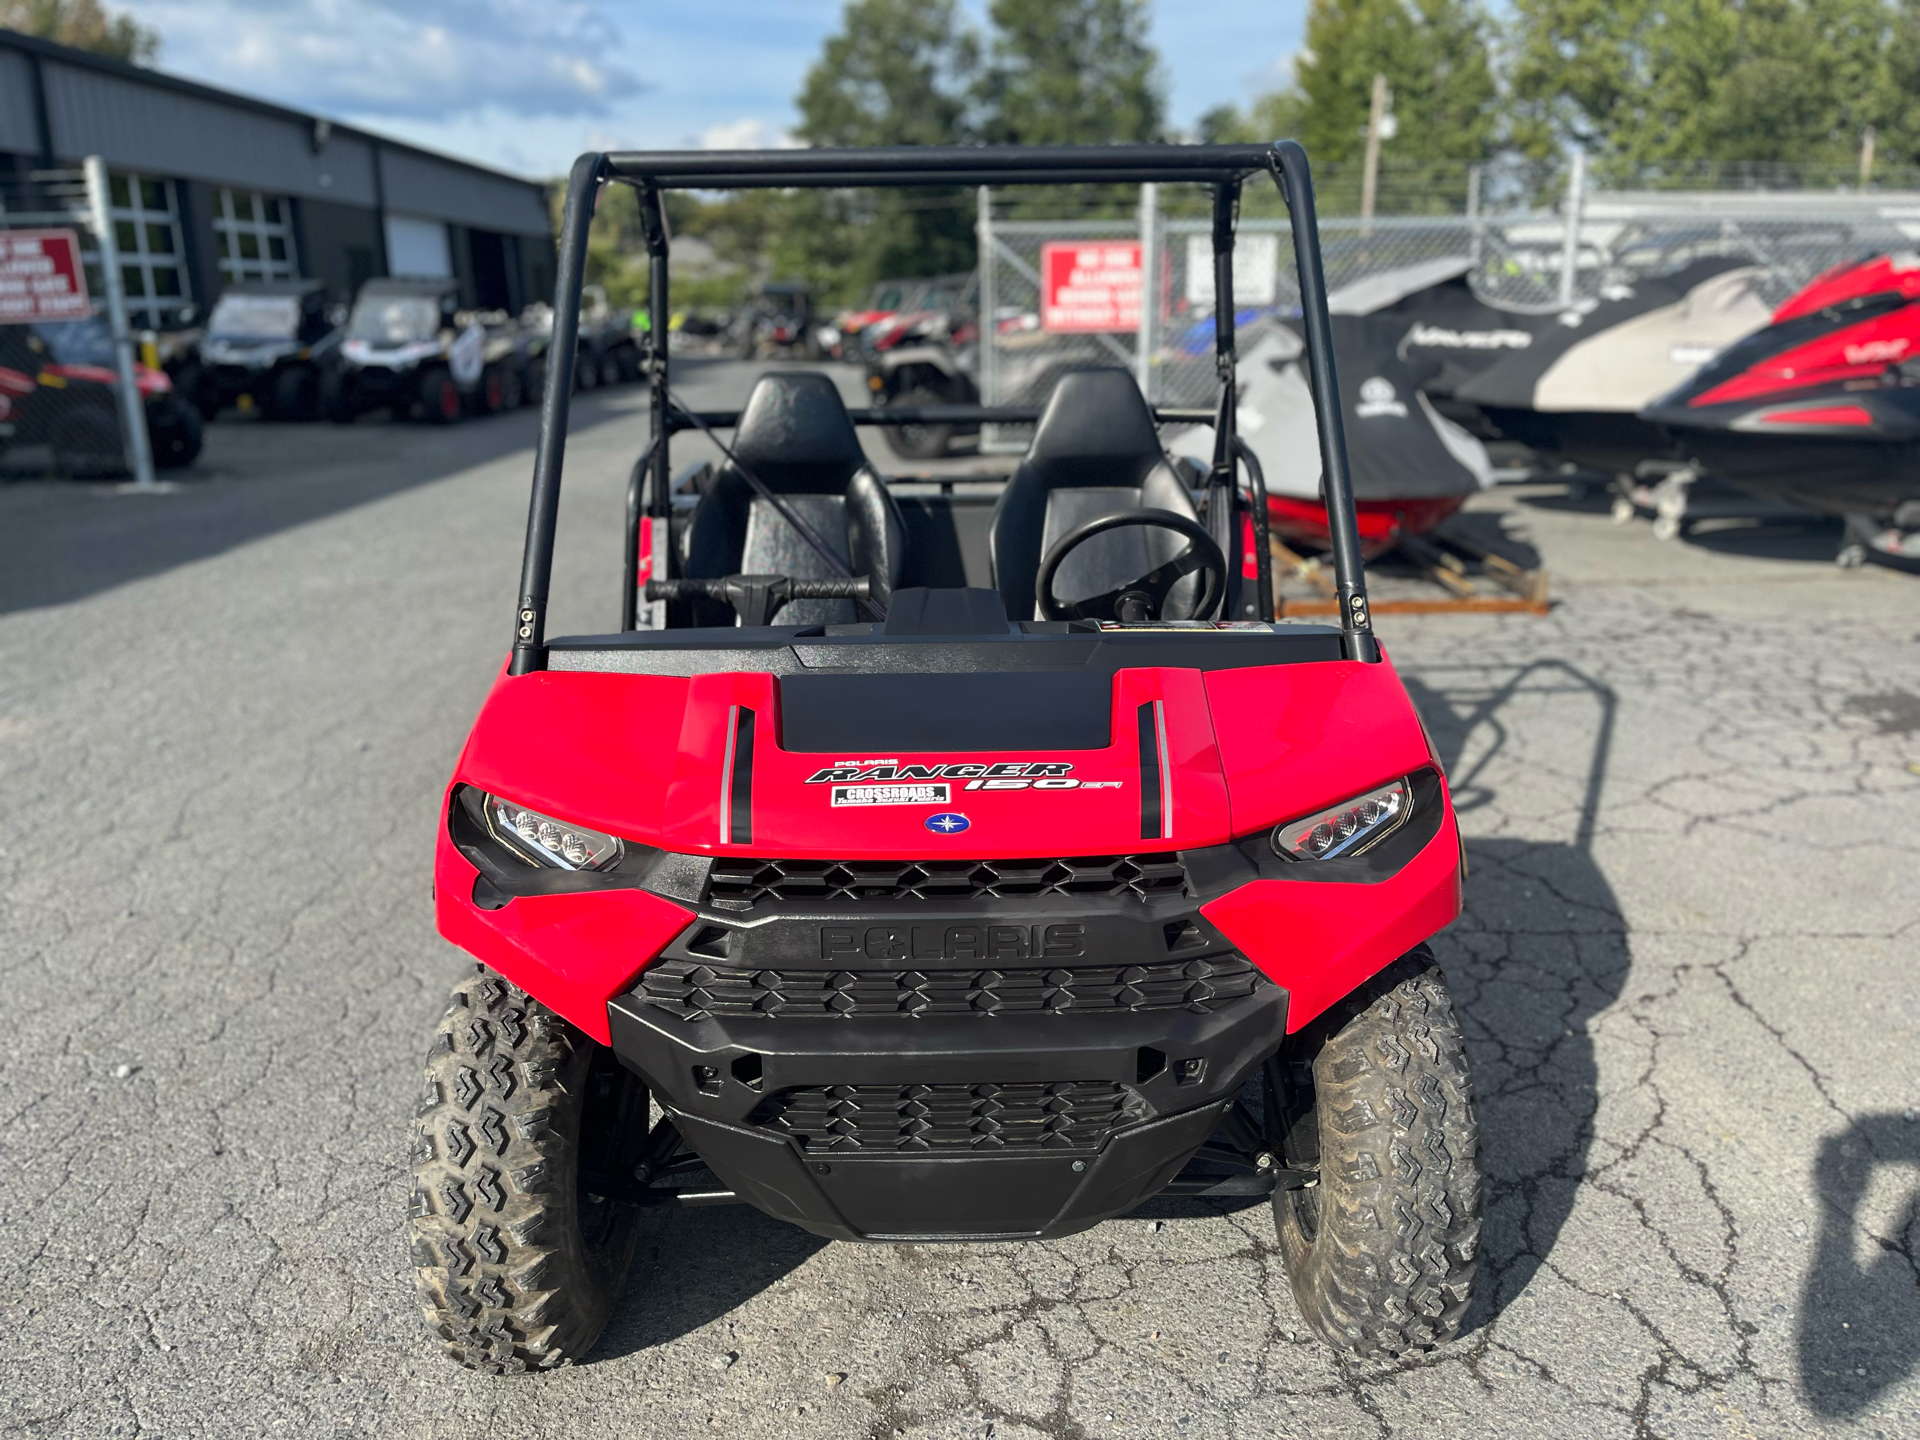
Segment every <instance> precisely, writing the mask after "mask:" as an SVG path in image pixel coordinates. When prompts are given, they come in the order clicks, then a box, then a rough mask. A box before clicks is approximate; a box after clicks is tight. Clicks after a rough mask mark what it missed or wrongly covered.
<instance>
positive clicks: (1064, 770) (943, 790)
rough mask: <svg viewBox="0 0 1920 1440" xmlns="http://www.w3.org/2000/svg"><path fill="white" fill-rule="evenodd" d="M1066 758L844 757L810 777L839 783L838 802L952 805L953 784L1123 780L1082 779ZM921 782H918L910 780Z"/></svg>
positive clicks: (1020, 786)
mask: <svg viewBox="0 0 1920 1440" xmlns="http://www.w3.org/2000/svg"><path fill="white" fill-rule="evenodd" d="M1072 772H1073V765H1072V763H1071V762H1069V761H1066V760H983V761H967V762H962V763H960V764H955V765H944V764H936V765H902V764H901V763H900V762H899V761H898V760H841V761H838V762H836V763H834V764H832V765H828V766H827V767H825V768H824V769H821V770H816V771H814V772H813V774H811V775H809V776H808V777H807V784H809V785H830V786H832V787H833V803H834V804H835V805H946V804H949V803H951V799H952V797H951V794H950V793H949V792H950V787H949V786H947V785H936V784H929V783H926V782H929V781H936V780H964V781H965V782H966V784H964V785H963V786H961V788H962V789H963V790H1118V789H1119V788H1120V783H1121V782H1120V781H1118V780H1081V779H1078V778H1076V777H1075V776H1074V775H1073V773H1072ZM910 782H918V783H910Z"/></svg>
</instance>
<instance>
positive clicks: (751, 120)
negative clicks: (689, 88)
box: [696, 115, 800, 150]
mask: <svg viewBox="0 0 1920 1440" xmlns="http://www.w3.org/2000/svg"><path fill="white" fill-rule="evenodd" d="M696 144H697V145H698V148H700V149H702V150H792V149H796V148H798V146H799V144H800V142H799V141H798V140H796V139H794V137H793V136H792V135H791V134H789V133H788V132H787V131H785V130H781V129H778V128H777V127H775V126H773V125H770V124H769V123H768V122H767V121H765V120H764V119H762V118H760V117H759V116H757V115H745V116H742V117H741V118H740V119H738V120H728V121H725V122H723V123H721V124H719V125H709V126H708V127H707V128H706V129H705V130H702V131H701V132H700V138H699V140H698V141H697V142H696Z"/></svg>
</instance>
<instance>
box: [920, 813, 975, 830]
mask: <svg viewBox="0 0 1920 1440" xmlns="http://www.w3.org/2000/svg"><path fill="white" fill-rule="evenodd" d="M972 825H973V822H972V821H971V820H969V819H967V817H966V816H964V815H959V814H955V813H954V812H952V811H947V812H944V813H942V814H939V815H929V816H928V817H927V829H929V830H931V831H933V832H934V833H936V834H939V835H958V834H959V833H960V832H961V831H962V830H966V829H969V828H971V827H972Z"/></svg>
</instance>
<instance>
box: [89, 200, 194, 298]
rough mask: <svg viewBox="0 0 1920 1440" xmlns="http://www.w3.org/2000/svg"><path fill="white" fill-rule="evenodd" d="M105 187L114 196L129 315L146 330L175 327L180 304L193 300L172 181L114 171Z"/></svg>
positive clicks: (115, 238)
mask: <svg viewBox="0 0 1920 1440" xmlns="http://www.w3.org/2000/svg"><path fill="white" fill-rule="evenodd" d="M107 189H108V193H109V195H110V196H111V197H112V200H113V234H114V242H115V244H116V245H117V246H118V248H119V251H120V281H121V284H122V285H124V286H125V287H126V292H127V317H128V319H130V320H131V321H132V322H133V323H134V324H135V325H137V326H141V327H143V328H146V329H150V330H166V329H171V328H173V327H174V326H175V325H177V324H178V323H179V322H178V320H177V319H176V317H177V316H178V314H179V311H180V308H181V306H183V305H186V304H187V303H189V302H190V301H191V300H192V299H193V290H192V287H191V286H190V285H189V284H188V283H187V268H186V262H185V255H184V247H183V246H182V245H181V243H180V214H179V209H178V207H177V206H176V205H175V203H174V191H173V182H172V181H169V180H155V179H151V178H149V177H148V176H145V175H114V176H110V177H109V179H108V181H107Z"/></svg>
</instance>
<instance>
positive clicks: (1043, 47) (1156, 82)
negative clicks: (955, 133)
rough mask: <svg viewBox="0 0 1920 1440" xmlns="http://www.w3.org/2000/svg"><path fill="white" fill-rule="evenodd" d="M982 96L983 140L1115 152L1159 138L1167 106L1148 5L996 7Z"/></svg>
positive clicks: (1053, 1) (1135, 0) (1048, 2)
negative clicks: (1111, 149)
mask: <svg viewBox="0 0 1920 1440" xmlns="http://www.w3.org/2000/svg"><path fill="white" fill-rule="evenodd" d="M988 18H989V19H990V20H991V22H992V24H993V28H994V31H995V34H994V38H993V45H992V52H991V55H990V58H989V60H988V63H987V65H986V68H985V71H984V72H983V74H982V75H981V77H980V83H979V86H978V87H977V91H976V93H977V95H978V98H979V101H980V105H981V109H982V111H983V118H982V122H981V128H982V131H983V138H985V139H987V140H989V141H992V142H995V143H1000V144H1010V145H1110V144H1116V143H1120V142H1124V141H1151V140H1159V139H1161V138H1162V135H1163V131H1164V128H1165V120H1166V100H1165V96H1164V94H1163V91H1162V86H1161V82H1160V75H1159V57H1158V55H1157V54H1156V53H1155V51H1154V49H1153V46H1152V44H1151V43H1149V41H1148V39H1147V10H1146V3H1145V0H993V4H992V6H991V8H990V9H989V11H988Z"/></svg>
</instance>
